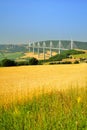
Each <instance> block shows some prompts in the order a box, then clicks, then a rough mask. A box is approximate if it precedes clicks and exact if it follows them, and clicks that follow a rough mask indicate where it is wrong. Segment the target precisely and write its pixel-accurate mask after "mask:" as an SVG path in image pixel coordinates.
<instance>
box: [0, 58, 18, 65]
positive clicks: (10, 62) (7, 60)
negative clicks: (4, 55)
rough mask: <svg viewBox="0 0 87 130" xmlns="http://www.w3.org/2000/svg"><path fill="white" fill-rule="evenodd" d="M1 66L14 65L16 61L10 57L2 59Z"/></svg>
mask: <svg viewBox="0 0 87 130" xmlns="http://www.w3.org/2000/svg"><path fill="white" fill-rule="evenodd" d="M1 66H3V67H8V66H16V62H15V61H13V60H10V59H3V60H2V61H1Z"/></svg>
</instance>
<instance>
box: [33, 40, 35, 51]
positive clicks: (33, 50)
mask: <svg viewBox="0 0 87 130" xmlns="http://www.w3.org/2000/svg"><path fill="white" fill-rule="evenodd" d="M34 46H35V43H34V42H33V54H34V53H35V51H34Z"/></svg>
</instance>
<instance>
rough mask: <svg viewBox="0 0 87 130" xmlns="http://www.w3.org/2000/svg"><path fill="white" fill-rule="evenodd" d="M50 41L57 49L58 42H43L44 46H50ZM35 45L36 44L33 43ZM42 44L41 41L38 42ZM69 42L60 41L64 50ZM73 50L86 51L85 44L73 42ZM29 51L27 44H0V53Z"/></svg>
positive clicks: (86, 44) (86, 45)
mask: <svg viewBox="0 0 87 130" xmlns="http://www.w3.org/2000/svg"><path fill="white" fill-rule="evenodd" d="M50 41H52V43H53V46H54V47H58V43H59V40H48V41H45V43H46V46H49V45H50ZM35 43H36V45H37V42H35ZM39 43H40V44H43V41H40V42H39ZM70 43H71V41H69V40H61V45H62V47H64V48H68V47H69V46H70ZM73 43H74V44H73V49H84V50H87V42H80V41H73ZM28 50H29V48H28V44H20V45H19V44H8V45H7V44H0V51H6V52H27V51H28Z"/></svg>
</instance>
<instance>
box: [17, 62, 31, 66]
mask: <svg viewBox="0 0 87 130" xmlns="http://www.w3.org/2000/svg"><path fill="white" fill-rule="evenodd" d="M21 65H29V63H28V61H18V62H17V66H21Z"/></svg>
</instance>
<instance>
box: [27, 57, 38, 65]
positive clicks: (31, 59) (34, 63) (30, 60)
mask: <svg viewBox="0 0 87 130" xmlns="http://www.w3.org/2000/svg"><path fill="white" fill-rule="evenodd" d="M29 65H38V60H37V59H36V58H34V57H32V58H30V59H29Z"/></svg>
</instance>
